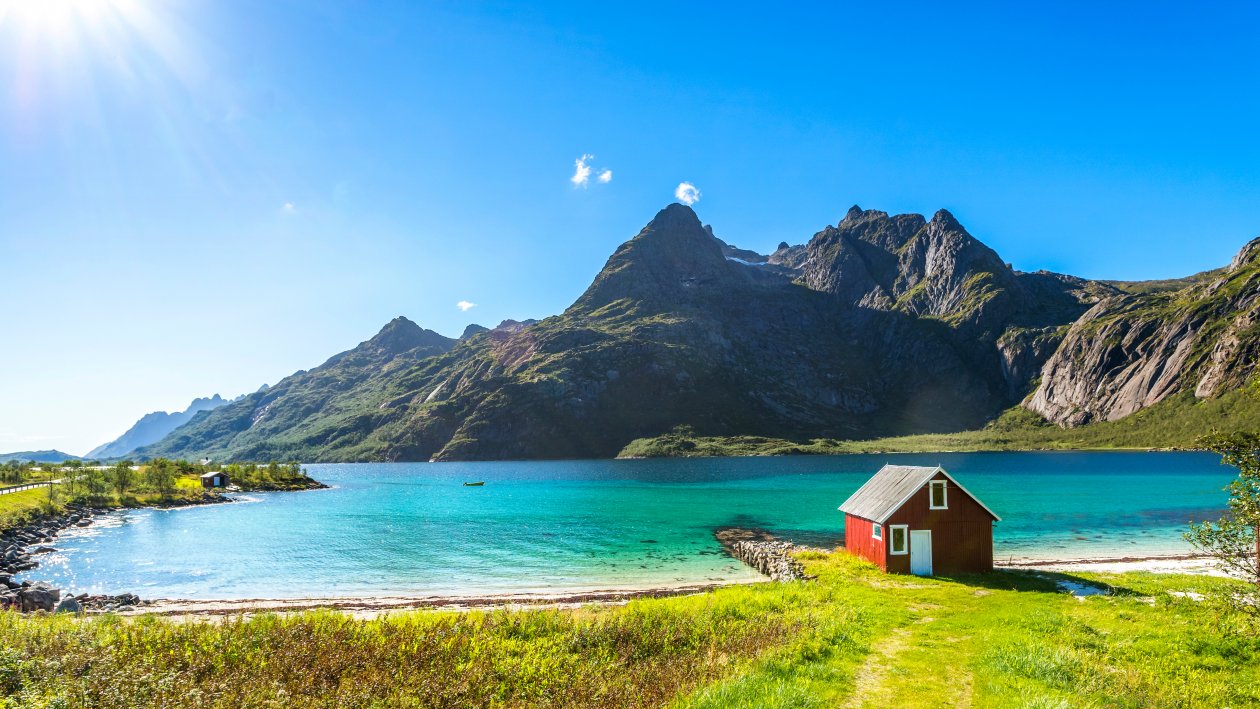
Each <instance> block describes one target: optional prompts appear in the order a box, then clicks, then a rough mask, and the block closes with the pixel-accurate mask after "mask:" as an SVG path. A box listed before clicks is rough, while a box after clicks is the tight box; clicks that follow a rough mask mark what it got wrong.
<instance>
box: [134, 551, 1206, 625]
mask: <svg viewBox="0 0 1260 709" xmlns="http://www.w3.org/2000/svg"><path fill="white" fill-rule="evenodd" d="M995 568H996V569H997V570H999V571H1040V572H1054V573H1075V572H1082V571H1085V572H1103V573H1123V572H1128V571H1148V572H1152V573H1167V574H1207V575H1216V576H1220V575H1224V574H1223V573H1222V572H1221V571H1220V570H1219V569H1217V568H1216V567H1215V566H1214V565H1213V564H1212V563H1211V560H1210V559H1208V558H1207V557H1203V556H1198V555H1177V556H1147V557H1115V558H1092V559H1090V558H1083V559H1043V560H1038V559H1022V560H1015V561H1011V562H1002V563H998V564H995ZM769 582H770V580H769V579H764V580H752V581H744V582H731V583H709V584H679V585H676V586H662V587H656V588H631V589H591V590H564V591H557V592H555V593H513V594H485V595H444V596H435V595H429V596H405V595H404V596H375V597H328V598H247V599H223V600H193V599H156V600H153V601H151V602H149V603H146V604H144V605H141V606H137V607H135V608H134V609H131V610H127V611H123V612H121V613H120V615H163V616H170V617H174V618H180V617H189V618H192V617H216V616H217V617H228V616H239V615H251V614H256V613H289V612H298V611H307V610H317V609H326V610H336V611H341V612H343V613H346V614H348V615H350V616H353V617H356V618H364V619H366V618H375V617H379V616H381V615H385V614H388V613H392V612H399V611H409V610H444V611H468V610H494V609H524V608H562V609H563V608H580V607H582V606H586V605H592V604H595V605H621V604H625V603H628V602H630V601H632V600H635V599H638V598H666V597H670V596H686V595H692V594H698V593H707V592H709V591H713V590H716V589H719V588H722V587H724V586H732V585H738V584H753V583H769Z"/></svg>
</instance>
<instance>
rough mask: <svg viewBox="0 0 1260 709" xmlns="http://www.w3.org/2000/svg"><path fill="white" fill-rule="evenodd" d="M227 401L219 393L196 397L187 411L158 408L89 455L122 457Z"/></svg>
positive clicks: (98, 457) (95, 457) (93, 456)
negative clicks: (202, 412) (168, 410)
mask: <svg viewBox="0 0 1260 709" xmlns="http://www.w3.org/2000/svg"><path fill="white" fill-rule="evenodd" d="M227 403H228V401H227V400H226V399H224V398H223V397H221V396H219V395H218V394H215V395H214V396H210V397H205V398H197V399H193V400H192V403H191V404H189V405H188V408H186V409H184V410H183V411H175V412H170V413H168V412H166V411H154V412H152V413H147V414H145V415H144V416H141V417H140V419H139V420H138V421H136V422H135V423H134V424H132V426H131V428H129V429H127V430H126V431H125V432H124V433H123V434H122V435H121V436H119V437H118V438H115V439H114V440H112V441H110V442H108V443H102V444H101V445H99V446H97V447H96V448H93V449H92V450H91V451H88V454H87V458H88V459H90V460H101V459H107V458H121V457H123V456H125V455H127V454H128V453H131V452H132V451H134V450H135V449H137V448H140V447H141V446H147V445H149V444H150V443H156V442H157V441H160V440H162V439H163V438H165V437H166V436H167V434H169V433H170V432H171V431H174V430H175V429H177V428H179V427H180V426H183V425H184V424H185V423H188V422H189V421H190V420H192V417H193V416H195V415H196V414H197V413H199V412H201V411H210V410H212V409H216V408H218V407H220V406H223V405H225V404H227Z"/></svg>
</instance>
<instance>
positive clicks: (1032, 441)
mask: <svg viewBox="0 0 1260 709" xmlns="http://www.w3.org/2000/svg"><path fill="white" fill-rule="evenodd" d="M1258 384H1260V382H1252V384H1251V385H1250V386H1248V387H1247V388H1244V389H1238V390H1235V391H1231V392H1228V393H1226V394H1224V395H1222V396H1220V397H1217V398H1214V399H1207V400H1203V401H1199V400H1197V399H1195V397H1194V394H1193V393H1191V392H1182V393H1180V394H1176V395H1173V396H1170V397H1168V398H1167V399H1165V400H1164V401H1161V402H1160V403H1158V404H1156V405H1154V406H1151V407H1149V408H1146V409H1143V410H1141V411H1138V412H1137V413H1134V414H1131V415H1129V416H1126V417H1125V418H1122V419H1119V420H1117V421H1100V422H1097V423H1091V424H1088V425H1085V426H1079V427H1076V428H1062V427H1059V426H1056V425H1054V424H1051V423H1049V422H1047V421H1045V420H1044V419H1042V418H1041V417H1040V416H1038V415H1037V414H1035V413H1033V412H1031V411H1028V410H1026V409H1023V408H1021V407H1014V408H1011V409H1009V410H1008V411H1006V412H1005V413H1004V414H1003V415H1002V416H1000V417H999V418H998V419H996V420H995V421H993V422H992V423H990V424H989V425H988V426H986V427H985V428H983V429H980V430H978V431H961V432H959V433H934V434H923V435H917V436H896V437H891V438H878V439H873V440H866V441H843V440H835V439H824V438H818V439H812V440H807V441H788V440H783V439H778V438H766V437H760V436H730V437H698V436H695V435H692V434H691V433H690V432H688V431H687V430H686V429H681V430H679V431H676V432H675V433H671V434H667V435H664V436H658V437H656V438H641V439H638V440H635V441H633V442H631V443H630V444H629V445H628V446H626V447H625V449H623V450H622V451H621V453H620V454H619V456H618V457H622V458H659V457H699V456H745V455H833V454H839V453H899V452H905V453H918V452H924V453H926V452H932V453H935V452H944V451H986V450H1090V449H1125V448H1130V449H1131V448H1138V449H1154V448H1194V447H1195V445H1196V441H1197V440H1198V438H1199V437H1201V436H1203V435H1206V434H1209V433H1211V432H1213V431H1227V430H1253V429H1256V428H1260V386H1258Z"/></svg>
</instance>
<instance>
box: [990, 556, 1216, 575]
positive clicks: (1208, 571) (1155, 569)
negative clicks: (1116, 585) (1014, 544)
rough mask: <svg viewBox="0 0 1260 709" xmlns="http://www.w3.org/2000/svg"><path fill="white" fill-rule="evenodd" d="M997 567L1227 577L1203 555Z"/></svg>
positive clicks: (1031, 562) (1018, 563)
mask: <svg viewBox="0 0 1260 709" xmlns="http://www.w3.org/2000/svg"><path fill="white" fill-rule="evenodd" d="M994 567H995V568H998V569H1025V570H1029V571H1053V572H1058V573H1073V572H1078V571H1092V572H1096V573H1124V572H1126V571H1149V572H1151V573H1157V574H1204V575H1208V576H1226V575H1227V574H1226V573H1225V572H1223V571H1221V569H1220V568H1218V567H1217V566H1216V565H1215V564H1214V563H1213V562H1212V559H1211V558H1210V557H1207V556H1204V555H1201V554H1180V555H1171V556H1125V557H1115V558H1098V559H1045V560H1037V559H1015V560H1012V561H1006V562H994Z"/></svg>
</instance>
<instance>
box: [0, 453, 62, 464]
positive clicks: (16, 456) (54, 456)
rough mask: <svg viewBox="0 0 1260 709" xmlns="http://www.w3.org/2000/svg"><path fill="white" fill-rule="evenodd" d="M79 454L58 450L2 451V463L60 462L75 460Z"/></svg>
mask: <svg viewBox="0 0 1260 709" xmlns="http://www.w3.org/2000/svg"><path fill="white" fill-rule="evenodd" d="M76 458H78V456H74V455H70V454H69V453H62V452H61V451H58V450H49V451H18V452H16V453H0V463H8V462H9V461H11V460H19V461H28V460H30V461H35V462H36V463H60V462H62V461H66V460H74V459H76Z"/></svg>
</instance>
